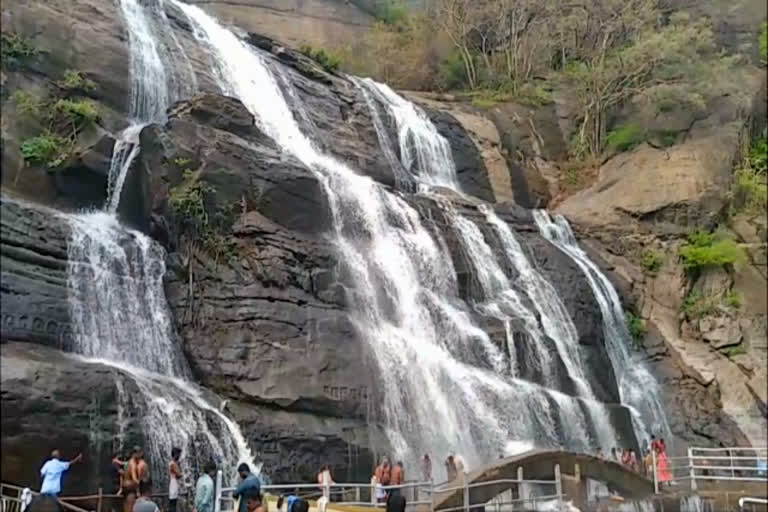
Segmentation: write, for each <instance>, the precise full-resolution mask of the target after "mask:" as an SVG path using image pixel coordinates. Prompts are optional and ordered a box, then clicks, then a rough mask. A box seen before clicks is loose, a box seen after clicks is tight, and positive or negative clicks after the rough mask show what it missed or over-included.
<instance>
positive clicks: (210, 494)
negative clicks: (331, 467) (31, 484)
mask: <svg viewBox="0 0 768 512" xmlns="http://www.w3.org/2000/svg"><path fill="white" fill-rule="evenodd" d="M181 455H182V451H181V448H177V447H174V448H172V449H171V457H170V460H169V462H168V507H167V512H177V508H178V501H179V496H180V494H181V490H182V488H183V482H184V474H183V472H182V469H181V462H180V461H181ZM82 460H83V455H82V454H79V455H77V456H76V457H74V458H73V459H71V460H69V461H64V460H61V454H60V452H59V450H53V451H52V452H51V457H50V458H49V459H48V460H47V461H46V462H45V463H44V464H43V466H42V467H41V468H40V476H41V477H42V485H41V487H40V495H41V496H42V497H43V499H54V500H57V499H58V497H59V494H60V493H61V480H62V476H63V475H64V473H65V472H66V471H67V470H69V468H70V467H71V466H72V465H73V464H76V463H78V462H81V461H82ZM217 470H218V467H217V465H216V463H215V462H214V461H209V462H207V463H205V464H204V465H203V468H202V473H201V474H200V477H199V478H198V479H197V483H196V485H195V491H194V500H193V512H213V511H214V500H215V495H216V494H215V478H216V472H217ZM237 472H238V474H239V476H240V483H239V485H238V486H237V488H236V489H235V490H234V492H233V493H232V497H233V499H235V500H237V502H238V503H239V505H238V512H266V503H262V496H261V480H260V479H259V477H258V476H257V475H255V474H253V473H251V470H250V467H249V466H248V464H245V463H242V464H240V465H239V466H238V468H237ZM328 475H329V476H330V472H328ZM110 479H111V485H112V488H111V489H110V490H108V491H107V493H108V494H111V495H112V496H115V497H116V498H117V499H114V500H113V507H112V510H113V512H159V510H160V509H159V507H158V506H157V504H156V503H155V502H154V501H152V495H153V493H154V492H157V489H155V486H154V484H153V481H152V477H151V475H150V469H149V464H148V463H147V461H146V459H145V457H144V451H143V449H142V448H141V447H140V446H135V447H134V448H133V450H131V453H130V456H129V457H128V458H123V457H122V455H121V453H120V452H115V453H113V454H112V461H111V465H110ZM297 512H299V511H297Z"/></svg>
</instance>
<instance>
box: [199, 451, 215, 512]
mask: <svg viewBox="0 0 768 512" xmlns="http://www.w3.org/2000/svg"><path fill="white" fill-rule="evenodd" d="M215 476H216V463H215V462H213V461H209V462H207V463H206V464H205V466H203V474H202V475H200V478H198V479H197V486H195V507H194V512H213V510H214V503H213V502H214V499H215V497H214V491H215V487H216V484H215V483H214V482H213V479H214V477H215Z"/></svg>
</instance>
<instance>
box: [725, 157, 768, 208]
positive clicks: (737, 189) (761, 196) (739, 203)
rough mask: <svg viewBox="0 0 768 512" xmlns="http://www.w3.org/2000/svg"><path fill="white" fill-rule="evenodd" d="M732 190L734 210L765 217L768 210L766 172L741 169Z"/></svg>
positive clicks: (736, 174) (737, 172) (737, 173)
mask: <svg viewBox="0 0 768 512" xmlns="http://www.w3.org/2000/svg"><path fill="white" fill-rule="evenodd" d="M734 177H735V179H734V182H733V185H732V188H731V195H732V199H733V205H734V209H735V210H736V211H745V212H747V213H749V214H754V215H765V212H766V209H768V179H767V176H766V173H765V172H759V171H757V170H755V169H753V168H746V169H739V170H738V171H736V173H735V175H734Z"/></svg>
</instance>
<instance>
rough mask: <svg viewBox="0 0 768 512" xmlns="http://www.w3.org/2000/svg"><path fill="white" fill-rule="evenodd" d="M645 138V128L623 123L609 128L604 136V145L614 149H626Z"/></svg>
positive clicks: (620, 150)
mask: <svg viewBox="0 0 768 512" xmlns="http://www.w3.org/2000/svg"><path fill="white" fill-rule="evenodd" d="M644 140H645V130H643V129H642V128H641V127H639V126H637V125H634V124H624V125H621V126H618V127H617V128H616V129H615V130H611V131H609V132H608V134H607V135H606V137H605V145H606V147H608V148H609V149H612V150H614V151H619V152H622V151H628V150H630V149H632V148H633V147H635V146H637V145H638V144H640V143H641V142H643V141H644Z"/></svg>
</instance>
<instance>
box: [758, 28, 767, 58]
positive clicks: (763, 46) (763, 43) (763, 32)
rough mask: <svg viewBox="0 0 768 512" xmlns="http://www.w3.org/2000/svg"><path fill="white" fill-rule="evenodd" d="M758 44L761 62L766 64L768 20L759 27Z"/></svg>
mask: <svg viewBox="0 0 768 512" xmlns="http://www.w3.org/2000/svg"><path fill="white" fill-rule="evenodd" d="M759 46H760V59H761V60H762V62H763V64H766V63H768V22H765V21H764V22H763V25H762V26H761V28H760V39H759Z"/></svg>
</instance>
